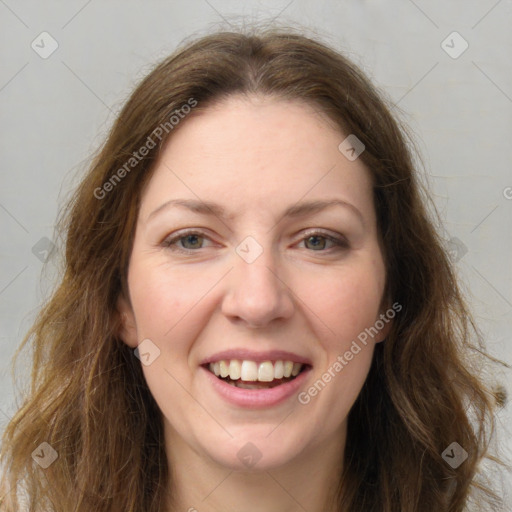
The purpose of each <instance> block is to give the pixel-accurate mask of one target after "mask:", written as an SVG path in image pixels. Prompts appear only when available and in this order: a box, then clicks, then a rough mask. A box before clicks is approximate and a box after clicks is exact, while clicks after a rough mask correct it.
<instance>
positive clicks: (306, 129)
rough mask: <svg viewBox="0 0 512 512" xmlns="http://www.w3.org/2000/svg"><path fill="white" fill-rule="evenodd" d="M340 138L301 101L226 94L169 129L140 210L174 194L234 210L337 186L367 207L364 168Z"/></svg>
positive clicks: (265, 205) (294, 198)
mask: <svg viewBox="0 0 512 512" xmlns="http://www.w3.org/2000/svg"><path fill="white" fill-rule="evenodd" d="M345 138H346V135H345V134H343V133H342V132H341V130H340V129H339V128H337V127H335V126H334V124H333V123H332V122H331V121H330V120H329V119H328V118H327V116H326V115H325V114H324V113H322V112H321V111H319V110H318V109H317V108H315V107H314V106H313V105H309V104H307V103H305V102H302V101H298V100H283V99H277V98H269V97H249V98H248V97H245V96H233V97H228V98H226V99H223V100H222V101H220V102H217V103H216V104H214V105H212V106H210V107H208V108H205V109H204V110H202V111H198V112H197V113H194V114H192V115H190V116H189V117H187V118H186V119H185V120H184V121H183V122H182V123H181V125H180V126H179V129H177V130H176V132H173V133H172V136H171V137H170V138H169V139H168V141H167V143H166V145H165V146H164V148H163V150H162V153H161V155H160V158H159V160H158V161H157V163H156V166H155V170H154V174H153V176H152V178H151V180H150V182H149V184H148V186H147V188H146V190H145V193H144V195H143V201H142V205H141V210H144V211H141V215H143V214H144V213H147V210H149V208H153V207H155V206H158V204H157V203H163V202H164V201H167V200H169V199H172V198H174V197H187V198H194V199H204V200H212V199H214V200H216V201H217V202H223V203H225V204H226V205H231V206H232V207H233V208H234V209H237V210H238V211H240V210H241V209H247V208H248V207H249V205H253V206H255V207H259V208H269V207H270V206H271V205H278V204H279V203H281V204H283V206H284V207H288V206H289V203H294V202H297V201H299V200H300V199H301V198H302V197H304V198H305V199H309V200H314V199H317V198H318V197H320V196H325V195H326V194H329V195H330V196H332V195H333V194H334V195H336V193H340V194H342V195H343V196H344V197H343V199H346V200H350V201H351V202H354V203H358V205H359V207H360V208H361V209H364V207H366V208H368V207H370V206H371V205H368V204H366V205H364V203H365V202H368V201H370V203H371V177H370V173H369V171H368V170H367V169H366V167H365V166H364V164H363V163H362V162H361V161H360V160H359V159H357V160H355V161H349V160H348V159H347V158H346V157H345V156H344V155H343V154H342V153H341V152H340V150H339V149H338V146H339V145H340V143H341V142H342V141H343V140H344V139H345ZM148 203H150V204H148ZM284 203H286V204H284Z"/></svg>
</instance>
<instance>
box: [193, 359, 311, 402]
mask: <svg viewBox="0 0 512 512" xmlns="http://www.w3.org/2000/svg"><path fill="white" fill-rule="evenodd" d="M201 369H202V370H203V371H204V372H206V378H207V379H209V381H210V382H211V384H212V386H213V389H215V391H217V393H218V394H219V395H220V396H221V397H222V398H224V399H225V400H226V401H227V402H229V403H231V404H233V405H237V406H239V407H245V408H248V409H261V408H265V407H272V406H275V405H279V404H281V403H282V402H284V401H285V400H287V399H288V398H290V397H291V396H293V395H295V394H296V393H297V392H298V391H299V389H300V388H301V386H303V384H304V382H305V380H306V378H307V374H308V373H309V370H310V369H311V368H310V367H308V368H306V369H305V370H303V371H302V372H301V373H299V375H297V377H295V379H293V380H291V381H289V382H286V383H285V384H280V385H279V386H275V387H273V388H268V389H244V388H237V387H236V386H232V385H231V384H228V383H226V382H224V381H223V380H222V379H219V378H218V377H216V376H215V375H214V374H213V373H212V372H210V371H209V370H207V369H206V368H204V367H202V366H201Z"/></svg>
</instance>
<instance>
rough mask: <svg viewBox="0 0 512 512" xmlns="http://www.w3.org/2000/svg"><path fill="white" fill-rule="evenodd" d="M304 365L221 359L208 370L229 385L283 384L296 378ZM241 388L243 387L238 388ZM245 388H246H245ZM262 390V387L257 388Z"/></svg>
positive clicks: (285, 362) (279, 361)
mask: <svg viewBox="0 0 512 512" xmlns="http://www.w3.org/2000/svg"><path fill="white" fill-rule="evenodd" d="M303 366H304V365H303V364H302V363H294V362H293V361H282V360H277V361H262V362H259V363H258V362H256V361H251V360H242V361H240V360H238V359H221V360H220V361H216V362H215V363H210V364H209V365H208V369H209V370H210V371H211V372H212V373H213V374H214V375H216V376H217V377H219V378H221V379H226V381H227V382H228V383H229V384H233V385H237V384H240V382H239V381H243V382H258V383H274V381H279V382H275V385H278V384H282V383H284V382H288V380H291V379H290V377H292V378H293V377H296V376H297V375H298V374H299V373H300V371H301V370H302V368H303ZM238 387H241V386H238ZM244 387H245V386H244ZM257 387H258V388H261V386H257Z"/></svg>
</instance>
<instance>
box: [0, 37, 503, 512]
mask: <svg viewBox="0 0 512 512" xmlns="http://www.w3.org/2000/svg"><path fill="white" fill-rule="evenodd" d="M425 203H426V199H425V198H424V196H423V195H422V194H421V193H420V185H419V183H418V177H417V175H416V172H415V170H414V164H413V161H412V157H411V154H410V152H409V149H408V146H407V141H406V138H405V136H404V134H403V131H402V129H401V128H400V127H399V125H398V123H397V121H396V120H394V118H393V116H392V115H391V113H390V111H389V109H388V108H387V106H386V104H385V102H384V100H383V99H382V98H381V97H380V96H379V94H378V93H377V92H376V90H375V89H374V88H373V86H372V85H371V84H370V83H369V81H368V80H367V79H366V78H365V77H364V76H363V75H362V73H361V72H360V71H359V70H358V69H357V68H356V67H355V66H354V65H353V64H352V63H350V62H349V61H348V60H347V59H346V58H344V57H343V56H341V55H339V54H338V53H337V52H335V51H334V50H332V49H330V48H327V47H326V46H324V45H322V44H321V43H319V42H316V41H314V40H311V39H307V38H305V37H302V36H300V35H297V34H294V33H292V32H279V31H267V32H264V33H260V34H251V35H244V34H240V33H217V34H214V35H211V36H207V37H204V38H202V39H199V40H197V41H195V42H193V43H190V44H189V45H188V46H186V47H183V48H181V49H180V50H179V51H178V52H176V53H175V54H174V55H172V56H171V57H169V58H168V59H166V60H165V61H164V62H162V63H161V64H160V65H159V66H157V67H156V69H155V70H154V71H153V72H152V73H150V74H149V76H147V77H146V78H145V79H144V80H143V81H142V83H141V84H140V85H139V86H138V87H137V89H136V90H135V92H134V93H133V94H132V96H131V98H130V99H129V101H128V102H127V104H126V106H125V107H124V108H123V110H122V112H121V113H120V115H119V117H118V119H117V121H116V123H115V125H114V127H113V128H112V130H111V133H110V135H109V137H108V139H107V141H106V143H105V145H104V146H103V148H102V150H101V152H100V153H99V155H98V156H97V157H96V158H95V160H94V162H93V163H92V166H91V168H90V171H89V172H88V174H87V175H86V177H85V178H84V180H83V182H82V184H81V185H80V187H79V188H78V189H77V192H76V195H75V197H74V199H73V200H72V202H71V203H70V206H69V209H68V211H67V214H66V216H65V217H64V223H63V230H64V231H65V232H66V234H67V242H66V260H65V269H64V274H63V278H62V282H61V283H60V285H59V287H58V288H57V290H56V291H55V293H54V295H53V297H52V298H51V300H50V301H49V303H48V305H47V306H46V307H45V309H44V310H43V311H42V312H41V314H40V316H39V318H38V320H37V322H36V324H35V325H34V326H33V328H32V330H31V332H30V333H29V335H28V336H27V340H26V342H28V341H29V340H30V341H31V342H32V343H33V344H34V348H35V353H34V372H33V379H32V389H31V394H30V396H29V397H28V398H27V399H26V400H25V402H24V404H23V406H22V407H21V408H20V410H19V411H18V413H17V414H16V415H15V416H14V418H13V419H12V421H11V422H10V424H9V426H8V428H7V429H6V431H5V434H4V443H3V454H2V457H3V459H2V460H3V462H4V465H5V467H6V470H5V473H4V479H3V488H2V494H3V496H4V498H3V503H4V504H3V508H2V510H8V511H14V510H18V509H19V508H18V504H17V503H16V502H15V497H16V494H17V493H18V494H20V493H22V490H24V494H25V496H26V497H28V500H29V502H30V503H29V508H28V509H29V510H31V511H40V510H41V511H42V510H45V511H47V510H52V511H59V512H60V511H66V512H68V511H71V510H72V511H77V512H78V511H80V512H81V511H87V512H89V511H91V510H94V511H105V512H106V511H141V512H142V511H155V512H156V511H159V512H162V511H172V512H174V511H181V510H197V511H199V512H203V511H210V510H223V511H231V510H239V509H240V508H242V509H243V510H244V511H245V512H250V511H255V510H266V511H274V510H276V511H277V510H280V511H283V510H290V511H295V510H308V511H310V512H316V511H318V512H320V511H322V512H326V511H328V512H333V511H351V512H352V511H382V512H384V511H385V512H396V511H404V512H405V511H407V512H409V511H410V512H413V511H414V512H418V511H429V512H431V511H432V510H435V511H442V510H450V511H462V510H466V507H467V506H468V504H469V503H470V500H471V499H475V500H476V499H480V498H481V499H482V500H483V498H486V501H485V503H490V501H491V500H492V499H493V494H492V492H491V491H490V490H487V489H486V488H485V487H484V486H483V485H482V484H481V483H479V481H478V479H477V470H478V465H479V463H480V461H481V460H482V457H484V455H485V453H486V451H487V447H488V441H489V434H490V432H491V431H492V415H493V408H494V403H493V401H492V399H491V395H490V394H489V392H488V391H487V389H486V388H485V386H484V383H482V382H481V381H480V380H479V379H478V378H477V376H476V374H475V371H474V370H470V366H469V362H468V361H469V358H468V356H469V355H471V356H472V360H474V353H473V352H471V354H470V353H469V351H470V350H471V349H472V345H471V337H472V336H471V335H472V332H473V331H474V326H473V323H472V321H471V319H470V316H469V313H468V310H467V307H466V305H465V303H464V300H463V298H462V297H461V294H460V293H459V290H458V287H457V284H456V281H455V277H454V273H453V270H452V268H451V265H450V263H449V260H448V259H447V255H446V253H445V251H444V250H443V247H442V243H441V240H440V238H439V237H438V235H437V234H436V232H435V229H434V227H433V221H432V220H431V218H430V216H429V214H428V212H427V209H426V206H425ZM468 403H469V404H470V407H468ZM477 490H479V491H480V492H479V494H477V493H476V491H477ZM479 496H480V498H479ZM494 498H495V496H494ZM479 503H480V505H479V506H480V507H481V508H479V510H484V509H485V505H484V501H481V502H479Z"/></svg>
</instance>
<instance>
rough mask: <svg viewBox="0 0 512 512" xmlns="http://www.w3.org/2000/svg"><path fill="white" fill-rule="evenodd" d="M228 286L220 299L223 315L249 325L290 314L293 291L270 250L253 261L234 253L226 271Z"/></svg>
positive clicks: (256, 325) (288, 316)
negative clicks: (231, 268) (231, 264)
mask: <svg viewBox="0 0 512 512" xmlns="http://www.w3.org/2000/svg"><path fill="white" fill-rule="evenodd" d="M227 286H228V290H227V292H226V294H225V296H224V300H223V302H222V311H223V313H224V315H226V316H227V317H229V318H230V319H232V320H236V321H240V322H242V321H243V322H244V323H245V324H246V326H248V327H250V328H261V327H265V326H267V325H269V324H270V323H271V322H272V321H274V320H278V319H281V320H285V319H288V318H290V317H291V316H292V315H293V312H294V301H293V293H292V291H291V290H290V288H289V287H288V285H287V284H286V280H285V276H284V275H283V272H282V271H281V272H280V270H279V268H278V267H277V266H276V264H275V261H274V258H273V257H272V255H271V254H270V251H264V252H263V254H261V255H260V256H259V258H258V259H257V260H256V261H254V262H252V263H247V262H246V261H244V260H243V259H242V258H240V257H238V255H235V268H234V269H233V270H232V271H231V272H230V273H229V274H228V284H227Z"/></svg>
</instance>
